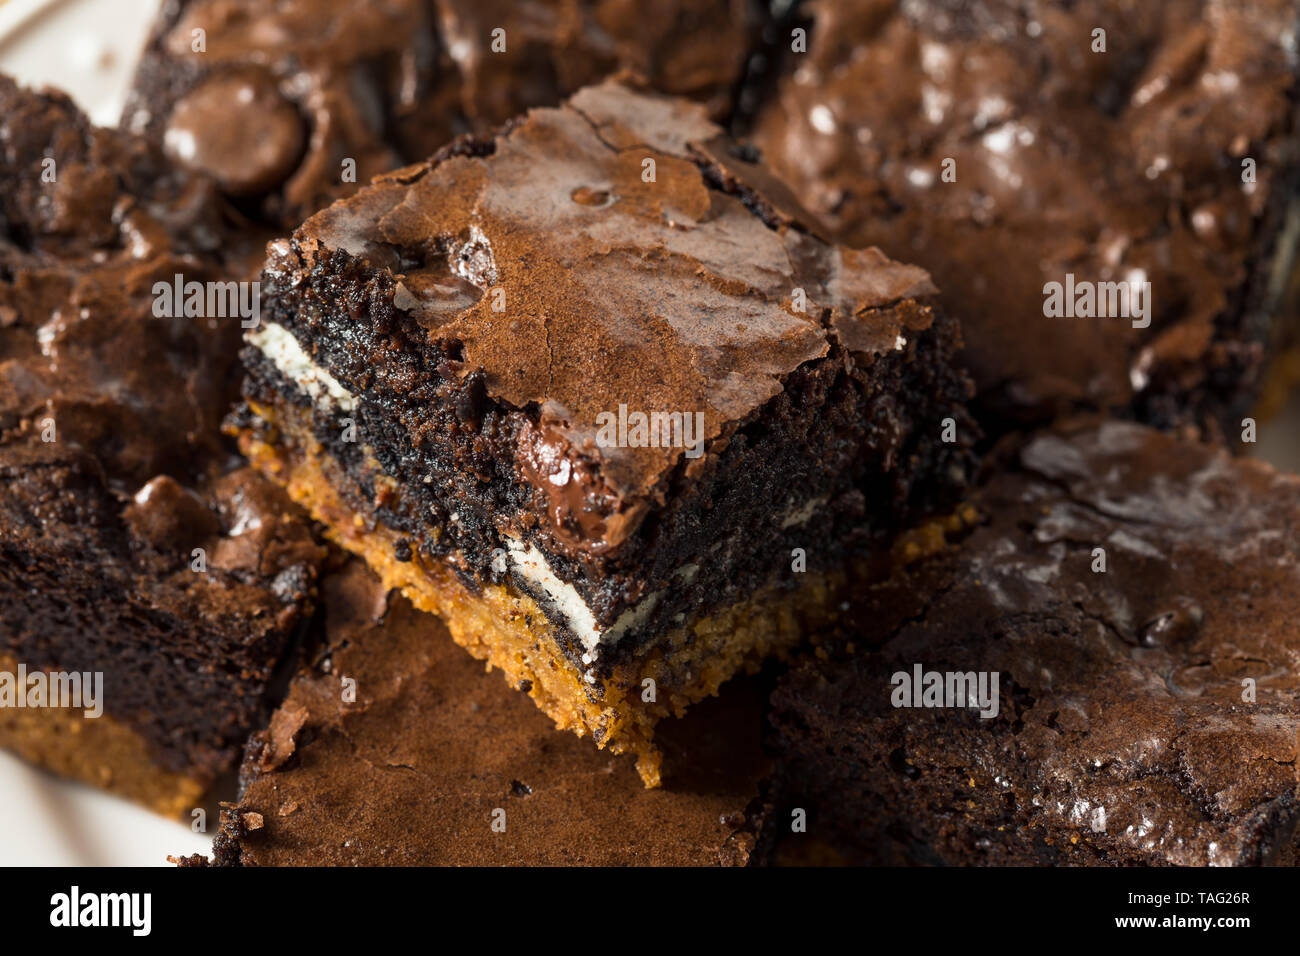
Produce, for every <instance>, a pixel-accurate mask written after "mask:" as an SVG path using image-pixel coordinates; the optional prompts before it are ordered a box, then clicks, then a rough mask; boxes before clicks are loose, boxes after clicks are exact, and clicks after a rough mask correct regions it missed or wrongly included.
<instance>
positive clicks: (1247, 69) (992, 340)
mask: <svg viewBox="0 0 1300 956" xmlns="http://www.w3.org/2000/svg"><path fill="white" fill-rule="evenodd" d="M804 12H805V14H806V22H805V23H804V24H803V27H802V29H804V30H806V31H808V32H807V35H806V37H805V39H806V42H807V52H806V53H798V52H791V53H790V54H789V55H788V56H787V58H786V69H785V76H784V78H783V80H782V81H781V82H780V84H779V89H778V92H777V94H776V95H775V96H773V97H772V98H770V99H769V101H768V102H767V103H766V105H765V106H763V108H762V109H761V111H760V115H759V117H758V119H757V122H756V126H755V128H754V132H753V135H754V138H755V141H756V142H757V144H758V145H759V146H760V147H761V149H762V151H763V155H764V158H765V159H766V160H767V161H768V162H769V163H771V165H772V167H773V168H774V169H775V170H776V171H777V172H778V173H779V174H780V175H782V176H783V177H785V178H786V179H787V181H788V182H790V183H791V184H792V185H793V186H794V187H795V188H796V191H797V192H798V193H799V194H800V197H801V198H802V199H803V200H804V202H805V204H806V205H808V206H809V208H811V209H812V210H813V211H814V212H816V213H818V214H820V215H822V216H824V217H825V218H826V220H827V221H828V222H829V223H830V225H831V226H832V227H833V228H834V230H835V232H836V234H837V236H838V237H839V238H840V239H841V240H842V241H846V242H850V243H852V244H855V245H878V246H880V247H881V248H882V249H883V250H884V251H885V252H886V253H887V254H889V255H891V256H894V257H897V258H900V259H903V260H905V261H909V262H917V263H918V264H920V265H922V266H924V267H925V268H926V269H928V270H929V271H930V272H931V273H932V274H933V276H934V278H935V282H936V284H937V285H938V286H939V289H940V290H941V293H942V295H943V296H946V297H947V298H948V301H950V302H951V303H952V304H953V307H954V308H955V309H956V310H958V311H959V313H960V315H961V318H962V323H963V333H964V337H965V346H966V347H965V351H964V353H963V354H964V361H965V363H966V364H967V366H968V367H969V369H970V370H971V372H972V374H973V376H974V378H975V380H976V385H977V387H978V389H979V392H980V400H981V409H982V412H983V415H984V419H985V422H986V424H988V425H990V426H991V429H990V430H996V429H997V428H1000V427H1007V426H1011V425H1017V424H1021V423H1024V422H1039V421H1042V420H1044V419H1046V418H1048V417H1051V416H1053V415H1057V414H1060V413H1062V412H1063V411H1068V410H1071V409H1079V408H1091V409H1100V410H1103V411H1108V412H1116V411H1118V412H1123V413H1125V414H1128V413H1132V414H1134V415H1136V416H1137V417H1139V418H1140V419H1142V420H1144V421H1146V422H1148V423H1150V424H1154V425H1157V426H1162V427H1163V426H1168V425H1171V424H1178V423H1183V422H1194V423H1197V424H1202V425H1207V426H1209V427H1211V428H1215V429H1219V430H1222V431H1224V432H1226V433H1228V434H1234V433H1238V432H1239V431H1240V428H1241V425H1240V419H1241V417H1242V416H1243V415H1244V414H1246V413H1247V411H1248V409H1249V407H1250V404H1251V401H1252V399H1253V397H1254V394H1255V390H1256V388H1257V386H1258V384H1259V379H1260V370H1261V365H1262V364H1263V363H1264V361H1265V360H1266V359H1267V358H1268V357H1270V356H1271V355H1272V354H1273V352H1274V351H1275V349H1274V345H1273V343H1274V341H1275V328H1274V326H1275V321H1274V320H1275V313H1276V308H1275V306H1276V303H1277V301H1278V297H1279V295H1280V294H1281V290H1282V286H1283V285H1284V283H1285V279H1286V276H1287V272H1288V268H1289V264H1290V263H1291V262H1292V261H1293V260H1294V256H1295V247H1296V240H1297V237H1300V206H1298V205H1297V199H1296V197H1297V172H1298V171H1300V153H1298V150H1297V129H1298V128H1297V123H1296V115H1297V112H1296V111H1297V67H1296V64H1297V55H1296V47H1295V41H1294V37H1295V36H1296V32H1297V26H1300V11H1298V10H1297V7H1296V4H1295V3H1294V2H1292V0H1249V2H1238V0H1173V2H1164V3H1148V2H1142V0H1078V2H1073V0H1071V2H1065V0H1059V2H1058V0H1032V2H1022V0H975V2H964V0H963V2H957V0H898V2H893V0H871V2H856V0H813V2H811V3H809V4H807V5H806V7H805V8H804ZM798 42H799V38H798V37H797V36H795V37H793V38H791V39H789V40H788V42H787V48H789V46H791V45H793V44H796V43H798ZM1051 283H1057V284H1059V288H1057V287H1050V288H1049V284H1051ZM1112 283H1113V284H1114V285H1110V284H1112ZM1120 283H1123V285H1120ZM1144 283H1145V284H1149V285H1145V286H1144ZM1058 292H1059V293H1060V294H1059V295H1057V294H1056V293H1058ZM1089 297H1092V298H1093V302H1092V304H1091V305H1090V304H1089V301H1088V300H1089ZM1103 298H1104V299H1105V303H1104V305H1103V303H1102V301H1101V300H1102V299H1103ZM1067 301H1068V302H1069V304H1070V305H1071V306H1072V307H1067ZM1126 310H1127V313H1128V316H1129V317H1128V318H1125V317H1124V314H1125V312H1126ZM1049 313H1050V314H1049ZM1089 313H1091V315H1092V316H1093V317H1087V316H1088V315H1089ZM1140 313H1144V314H1140ZM1058 316H1059V317H1058ZM1144 323H1149V324H1146V325H1145V327H1143V324H1144Z"/></svg>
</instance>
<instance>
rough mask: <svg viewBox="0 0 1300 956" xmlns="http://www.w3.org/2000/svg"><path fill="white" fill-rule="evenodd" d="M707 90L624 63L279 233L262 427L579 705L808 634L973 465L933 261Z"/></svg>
mask: <svg viewBox="0 0 1300 956" xmlns="http://www.w3.org/2000/svg"><path fill="white" fill-rule="evenodd" d="M805 219H806V214H805V213H803V212H802V211H801V210H800V209H799V207H798V205H797V204H796V203H795V202H794V200H793V199H792V198H791V197H789V195H788V194H787V193H786V192H785V191H784V190H783V189H782V188H781V187H780V184H779V183H776V182H775V181H774V180H772V179H771V177H770V176H768V175H767V174H766V172H765V171H764V170H763V169H762V167H760V166H756V165H754V164H753V163H752V162H751V161H750V157H749V156H748V154H747V153H746V151H745V150H743V149H741V148H740V147H739V146H737V145H736V144H735V143H733V142H732V141H731V140H729V139H728V138H727V137H726V136H725V135H724V134H723V133H722V131H721V130H720V129H719V128H718V127H717V126H715V125H714V124H713V123H712V122H710V121H709V120H708V118H707V116H706V113H705V110H704V108H703V107H701V106H698V105H695V104H693V103H690V102H689V101H686V100H681V99H675V98H668V97H662V96H659V95H656V94H651V93H646V92H642V91H637V90H634V89H631V88H629V87H626V86H624V85H621V84H619V83H616V82H608V83H605V84H603V85H600V86H595V87H589V88H587V89H585V90H583V91H581V92H579V93H578V94H577V95H576V96H575V97H574V98H573V99H572V100H571V101H570V102H569V103H567V104H566V105H564V106H563V107H561V108H558V109H538V110H533V111H532V112H530V113H529V114H527V116H525V117H523V118H521V119H520V120H518V121H516V122H514V123H511V124H509V125H508V126H507V127H506V128H505V129H504V130H503V131H502V132H501V133H500V134H499V135H497V136H496V137H494V138H492V139H469V140H464V141H460V142H458V143H457V144H455V145H454V146H452V147H450V148H449V149H447V150H445V151H443V152H442V153H440V154H439V155H438V156H436V157H435V158H433V159H432V160H430V161H429V162H426V163H424V164H421V165H418V166H414V167H410V168H408V169H404V170H399V171H397V172H395V173H393V174H390V175H388V176H384V177H380V178H379V179H378V180H377V181H376V182H375V183H374V184H373V185H371V186H370V187H368V188H366V189H364V190H362V191H361V192H360V193H358V194H357V195H356V196H354V197H352V198H350V199H347V200H343V201H340V202H338V203H336V204H335V205H333V206H331V207H330V208H328V209H326V210H324V211H323V212H321V213H320V214H318V215H317V216H314V217H313V218H312V219H310V220H308V222H307V223H305V224H304V225H303V226H302V227H301V228H300V229H298V230H297V231H296V232H295V233H294V235H293V236H292V237H291V238H289V239H286V240H283V241H279V242H276V243H273V244H271V247H270V259H269V261H268V264H267V268H266V271H265V273H264V289H265V291H266V308H265V312H264V316H263V322H262V325H261V326H260V327H259V328H258V329H256V330H254V331H252V332H250V333H249V335H248V341H249V343H250V345H251V347H250V348H249V349H248V350H247V351H246V353H245V363H246V365H247V366H248V368H249V375H248V378H247V380H246V383H245V389H244V394H245V397H246V399H247V408H246V409H245V410H244V412H243V413H242V414H241V415H240V416H238V418H237V420H236V421H235V425H236V427H237V428H238V430H239V431H240V432H241V447H242V448H243V449H244V450H245V452H246V453H247V454H248V455H249V457H250V459H251V460H253V461H254V462H255V463H257V464H259V465H260V466H261V467H262V468H263V469H264V470H265V471H266V472H267V473H268V474H270V475H272V476H274V477H275V478H276V480H278V481H280V482H282V483H283V484H284V485H285V486H286V487H287V488H288V489H289V492H290V494H291V495H293V496H294V498H295V499H296V500H298V501H300V502H302V503H304V504H306V505H307V506H308V507H309V509H310V510H311V511H312V512H313V514H314V515H315V516H316V517H317V518H318V519H319V520H320V521H321V522H322V523H323V524H324V525H325V526H327V528H328V529H329V530H330V533H331V535H332V536H333V538H334V539H335V540H336V541H338V542H339V543H340V544H342V545H343V546H344V547H345V548H348V549H350V550H352V551H354V552H356V553H358V554H361V555H363V556H364V557H365V558H366V559H367V561H369V562H370V564H371V566H372V567H373V568H374V569H375V570H376V571H377V573H379V575H380V576H381V578H382V579H383V580H384V582H385V583H386V584H387V585H389V586H391V587H400V588H402V589H403V590H404V592H405V593H406V594H407V596H408V597H409V598H410V599H411V600H412V602H413V603H414V604H415V605H416V606H417V607H419V608H421V609H424V610H430V611H435V612H437V613H440V614H442V615H444V616H445V617H446V618H447V621H448V626H449V627H450V629H451V632H452V635H453V636H454V637H455V639H456V640H457V641H459V642H461V643H462V644H464V645H465V646H466V647H467V648H468V649H469V650H470V651H471V653H474V654H475V655H476V656H479V657H482V658H486V659H487V660H488V661H489V662H490V663H491V664H492V665H493V666H496V667H500V668H501V669H502V670H503V671H504V672H505V675H506V677H507V678H508V679H509V681H510V682H511V683H512V684H514V685H516V686H519V687H521V688H523V689H525V690H527V691H528V692H529V693H530V694H531V695H532V696H533V698H534V700H535V701H536V702H537V703H538V705H539V706H541V707H542V709H543V710H545V711H546V712H547V713H548V714H550V715H551V716H552V718H553V719H555V721H556V722H557V724H559V725H560V726H561V727H566V728H569V729H572V730H574V731H575V732H577V733H579V734H580V735H586V734H590V735H592V737H593V738H594V739H595V741H596V742H597V743H598V744H599V745H601V746H609V747H612V748H613V749H614V750H615V751H622V750H630V751H633V752H636V753H638V754H639V755H640V757H641V769H642V773H643V775H644V776H645V777H646V779H647V781H648V782H653V781H654V780H655V779H656V778H657V770H656V764H657V760H658V756H657V752H656V751H655V749H654V746H653V741H652V734H653V725H654V723H655V722H656V721H657V720H659V719H660V718H661V717H663V716H666V715H668V714H680V713H681V712H682V710H683V709H684V708H685V707H687V706H688V705H689V704H690V703H692V702H693V701H696V700H699V699H701V698H702V697H706V696H709V695H711V694H713V693H714V692H715V691H716V690H717V688H718V687H719V686H720V685H721V684H722V683H723V682H724V681H725V680H727V679H728V678H729V677H731V676H732V675H733V674H735V673H737V672H739V671H741V670H743V669H745V668H749V667H753V666H756V665H757V663H758V662H759V661H760V660H761V659H763V658H764V657H766V656H768V655H770V654H772V653H776V652H780V651H783V650H785V649H788V648H790V647H792V646H794V645H795V644H796V643H798V641H799V640H800V639H801V638H802V637H803V636H805V635H806V634H808V633H811V632H813V631H815V630H816V629H817V628H818V627H820V626H822V625H823V624H825V623H827V622H828V621H829V620H830V619H832V618H833V617H834V616H835V614H836V613H837V608H838V603H839V601H840V600H841V595H842V594H843V593H844V591H845V590H846V589H848V588H851V587H852V582H853V580H854V578H855V576H856V575H857V574H859V573H860V572H862V571H863V570H864V568H865V566H866V565H867V564H868V563H869V562H871V561H873V560H875V559H877V558H879V557H880V556H882V554H884V553H886V552H887V545H888V542H889V540H890V539H891V538H892V536H893V535H894V534H895V533H896V532H897V531H899V530H901V529H902V528H905V527H909V526H912V525H915V524H918V523H920V522H922V521H925V520H928V519H929V518H931V517H934V516H936V515H938V514H940V513H942V512H944V511H945V510H946V509H949V508H950V507H951V506H952V505H953V503H954V500H955V497H956V496H957V495H958V494H959V492H960V489H961V487H962V486H963V484H964V480H965V477H966V473H967V471H968V469H969V465H970V460H971V452H970V446H971V444H972V442H973V441H974V440H975V438H976V432H975V429H974V426H973V425H972V424H971V423H970V421H969V420H968V417H967V415H966V413H965V411H964V403H965V402H966V400H967V397H968V394H969V393H968V387H969V386H968V383H967V382H966V380H965V379H964V378H963V377H962V375H961V374H960V373H959V372H956V371H954V370H953V368H952V363H951V361H950V357H951V355H952V352H953V350H954V349H955V348H956V346H957V344H958V337H957V331H956V326H955V323H954V322H953V321H952V320H950V319H948V318H947V317H945V316H941V315H938V314H936V313H935V312H934V311H933V310H932V309H931V307H930V305H929V302H928V296H929V292H930V290H931V287H930V284H929V280H928V278H927V276H926V275H925V273H924V272H923V271H921V270H920V269H917V268H915V267H912V266H907V265H903V264H900V263H896V262H893V261H891V260H889V259H887V258H885V257H884V256H883V255H881V254H880V253H879V252H878V251H877V250H861V251H855V250H846V249H841V248H839V247H836V246H833V245H830V244H827V243H826V242H824V241H823V240H821V239H820V238H818V237H817V236H816V235H815V234H814V233H812V232H810V231H808V230H807V228H806V226H805V224H804V223H805Z"/></svg>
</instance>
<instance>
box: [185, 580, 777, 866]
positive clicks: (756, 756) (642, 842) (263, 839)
mask: <svg viewBox="0 0 1300 956" xmlns="http://www.w3.org/2000/svg"><path fill="white" fill-rule="evenodd" d="M321 601H322V604H323V605H324V608H325V613H324V619H323V622H322V627H323V633H322V635H321V643H320V645H319V648H318V651H317V654H318V660H317V661H316V662H315V663H313V664H312V665H311V666H310V667H306V668H304V669H303V670H302V671H301V672H300V673H299V674H298V675H297V676H296V677H295V678H294V680H293V683H292V685H291V686H290V689H289V692H288V695H287V696H286V698H285V700H284V702H283V703H282V704H281V705H280V707H279V709H278V710H277V711H276V712H275V714H274V715H273V716H272V718H271V720H270V722H269V724H268V725H267V727H266V728H265V729H264V730H262V731H259V732H258V733H257V734H255V735H254V737H253V738H252V740H250V742H249V745H248V749H247V752H246V754H245V757H244V763H243V766H242V769H241V772H240V798H239V801H238V803H237V804H235V805H233V806H228V807H227V808H226V809H225V811H224V812H223V814H222V825H221V830H220V832H219V834H218V836H217V841H216V844H215V847H214V856H213V860H212V862H213V863H214V864H216V865H221V866H503V865H504V866H523V865H528V866H538V865H550V866H576V865H582V866H634V865H635V866H646V865H650V866H717V865H719V864H724V865H736V864H743V863H745V862H746V861H747V860H748V856H749V848H750V846H751V843H752V837H751V836H747V835H746V833H745V832H744V830H743V828H742V827H741V824H742V823H743V821H744V810H745V808H746V806H747V804H748V803H749V801H750V800H751V798H752V797H753V796H754V795H755V794H756V793H757V786H758V781H759V779H760V778H761V776H762V774H763V772H764V770H765V768H766V766H767V764H766V760H765V758H764V756H763V754H762V751H761V749H760V747H759V737H760V729H761V723H762V721H761V716H762V709H761V708H762V702H763V695H762V694H761V693H759V692H758V691H757V689H756V688H754V687H746V686H741V687H735V688H729V689H728V690H729V692H728V693H727V694H726V695H725V696H724V698H723V699H721V700H715V701H710V702H709V703H708V704H707V705H704V706H702V707H701V708H700V711H699V712H698V713H693V714H691V715H690V716H689V717H687V718H685V719H684V720H682V721H670V722H669V724H670V725H671V726H670V727H669V728H668V729H667V731H666V732H665V734H664V737H665V740H666V744H665V749H666V751H667V759H666V762H665V771H664V776H665V786H664V787H663V788H662V789H657V790H646V789H645V788H644V787H643V786H642V785H641V781H640V780H639V779H638V777H637V775H636V773H635V772H634V770H633V768H632V766H631V765H630V763H628V762H626V761H624V760H621V759H619V758H616V757H612V756H610V755H608V754H602V753H600V752H599V751H597V750H595V749H593V748H591V747H588V746H586V745H585V744H584V743H583V742H582V741H580V740H577V739H575V738H574V737H572V736H570V735H568V734H562V733H560V732H559V731H557V730H556V729H555V728H554V727H553V726H552V725H551V723H550V722H549V721H548V720H547V719H546V718H545V717H544V716H542V715H541V714H539V713H538V712H537V711H536V710H535V709H534V708H533V707H532V706H530V705H529V703H528V702H527V701H526V700H525V699H524V698H523V697H521V696H520V695H519V694H516V693H514V692H512V691H511V690H510V689H509V688H507V687H505V686H504V685H502V684H501V682H500V681H499V680H498V679H496V678H495V677H493V676H492V675H489V674H485V673H484V672H483V668H482V666H481V665H479V664H478V663H477V662H476V661H474V660H473V659H472V658H470V657H469V656H468V655H466V654H464V653H463V652H462V651H461V650H460V649H459V648H458V647H456V646H455V645H454V644H453V643H452V642H451V640H450V639H449V638H448V635H447V632H446V629H445V627H444V625H443V624H442V622H441V621H440V620H439V619H438V618H436V617H434V616H433V615H430V614H425V613H423V612H420V611H417V610H415V609H414V608H413V607H412V606H411V604H410V602H408V601H407V600H406V599H405V598H403V597H401V596H400V595H399V594H397V593H395V592H390V591H389V590H388V589H387V588H385V587H384V586H383V585H381V584H380V583H379V580H378V579H377V578H376V577H375V576H374V575H373V574H371V573H370V571H369V570H368V569H366V567H365V565H364V563H363V562H361V561H359V560H357V559H353V560H351V561H350V562H349V563H347V564H346V565H344V566H343V567H342V568H340V569H339V570H337V571H335V572H333V573H331V574H330V575H328V576H327V577H326V578H325V579H324V581H323V582H322V585H321ZM200 859H201V858H200ZM178 862H181V861H178ZM184 862H190V863H193V862H199V861H197V860H194V859H190V860H188V861H184Z"/></svg>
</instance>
